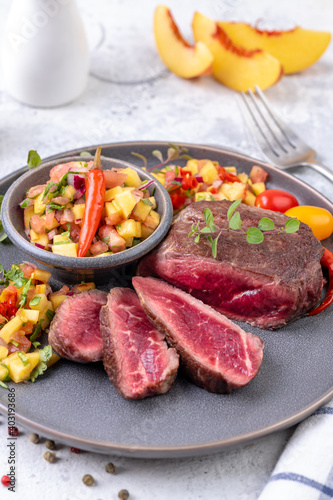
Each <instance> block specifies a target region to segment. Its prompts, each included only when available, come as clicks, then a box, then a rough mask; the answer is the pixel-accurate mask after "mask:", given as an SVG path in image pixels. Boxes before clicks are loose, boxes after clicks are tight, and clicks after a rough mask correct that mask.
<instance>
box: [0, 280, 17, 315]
mask: <svg viewBox="0 0 333 500" xmlns="http://www.w3.org/2000/svg"><path fill="white" fill-rule="evenodd" d="M2 293H3V294H4V296H5V299H6V300H3V301H2V302H0V314H1V316H4V317H5V318H6V319H10V318H11V317H12V316H15V314H16V313H17V307H16V302H17V290H16V288H15V287H14V286H13V285H9V286H8V287H7V288H5V290H3V292H2Z"/></svg>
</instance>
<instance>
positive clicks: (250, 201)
mask: <svg viewBox="0 0 333 500" xmlns="http://www.w3.org/2000/svg"><path fill="white" fill-rule="evenodd" d="M243 201H244V203H245V205H250V206H251V207H254V204H255V201H256V195H255V194H253V193H251V191H246V195H245V198H244V200H243Z"/></svg>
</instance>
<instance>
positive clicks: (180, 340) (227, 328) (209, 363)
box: [132, 277, 264, 394]
mask: <svg viewBox="0 0 333 500" xmlns="http://www.w3.org/2000/svg"><path fill="white" fill-rule="evenodd" d="M132 281H133V286H134V288H135V290H136V291H137V293H138V295H139V297H140V300H141V303H142V305H143V307H144V310H145V311H146V314H147V315H148V317H149V319H150V321H151V322H152V323H153V324H154V325H155V326H156V327H157V328H158V329H159V330H160V331H161V332H163V334H165V335H166V337H167V339H168V342H169V344H170V345H172V346H173V347H175V348H176V350H177V351H178V353H179V355H180V357H181V360H182V366H184V369H185V372H186V374H187V376H188V377H189V378H190V379H191V380H192V381H193V382H194V383H195V384H197V385H198V386H200V387H204V388H205V389H207V391H210V392H217V393H220V394H224V393H229V392H230V391H231V390H232V389H235V388H239V387H243V386H244V385H246V384H248V383H249V382H250V380H252V379H253V377H255V375H256V374H257V372H258V370H259V368H260V365H261V361H262V355H263V348H264V343H263V341H262V340H261V338H260V337H258V336H257V335H253V334H251V333H246V332H245V331H244V330H242V329H241V328H240V327H239V326H237V325H235V324H234V323H233V322H232V321H230V320H229V319H228V318H226V317H225V316H222V314H220V313H218V312H217V311H215V310H214V309H213V308H211V307H210V306H208V305H206V304H203V302H201V301H200V300H198V299H195V298H194V297H192V296H191V295H189V294H188V293H186V292H183V291H182V290H180V289H179V288H176V287H173V286H171V285H169V284H167V283H165V282H164V281H162V280H159V279H156V278H142V277H135V278H133V280H132Z"/></svg>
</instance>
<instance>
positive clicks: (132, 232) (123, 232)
mask: <svg viewBox="0 0 333 500" xmlns="http://www.w3.org/2000/svg"><path fill="white" fill-rule="evenodd" d="M116 229H117V232H118V234H119V235H120V236H122V237H123V238H125V239H126V238H141V222H139V221H136V220H134V219H127V220H125V221H124V222H122V223H121V224H117V226H116Z"/></svg>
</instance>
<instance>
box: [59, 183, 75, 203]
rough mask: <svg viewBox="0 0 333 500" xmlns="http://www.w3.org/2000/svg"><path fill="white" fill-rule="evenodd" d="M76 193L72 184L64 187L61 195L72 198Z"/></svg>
mask: <svg viewBox="0 0 333 500" xmlns="http://www.w3.org/2000/svg"><path fill="white" fill-rule="evenodd" d="M75 193H76V189H75V187H74V186H66V188H65V189H64V193H63V195H62V196H66V198H69V199H70V200H73V197H74V195H75Z"/></svg>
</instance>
